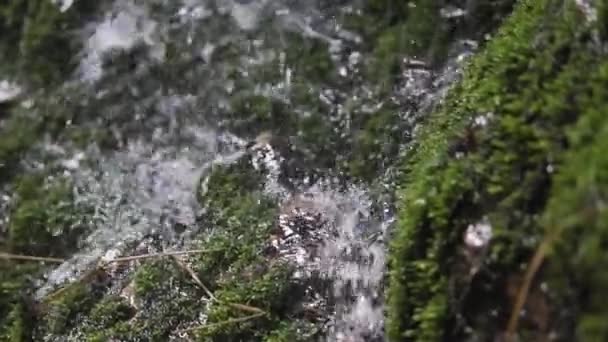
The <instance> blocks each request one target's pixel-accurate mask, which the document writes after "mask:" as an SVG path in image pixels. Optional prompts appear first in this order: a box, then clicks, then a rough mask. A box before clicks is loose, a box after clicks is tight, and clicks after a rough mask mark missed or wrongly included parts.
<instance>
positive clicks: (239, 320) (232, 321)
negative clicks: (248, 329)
mask: <svg viewBox="0 0 608 342" xmlns="http://www.w3.org/2000/svg"><path fill="white" fill-rule="evenodd" d="M264 315H266V313H261V312H260V313H257V314H253V315H249V316H245V317H239V318H230V319H227V320H225V321H221V322H217V323H209V324H205V325H201V326H198V327H193V328H188V329H185V330H184V332H192V331H199V330H204V329H209V328H217V327H221V326H224V325H229V324H236V323H243V322H247V321H250V320H253V319H256V318H259V317H262V316H264Z"/></svg>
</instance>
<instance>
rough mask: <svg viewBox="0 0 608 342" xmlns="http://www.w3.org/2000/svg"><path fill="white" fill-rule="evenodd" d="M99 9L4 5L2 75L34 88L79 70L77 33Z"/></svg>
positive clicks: (21, 0)
mask: <svg viewBox="0 0 608 342" xmlns="http://www.w3.org/2000/svg"><path fill="white" fill-rule="evenodd" d="M98 6H99V4H98V3H97V2H95V3H91V2H80V1H78V2H74V4H73V5H72V6H71V7H70V8H69V9H68V10H66V11H64V12H62V11H61V10H60V8H59V5H57V4H54V3H53V2H52V1H45V0H34V1H30V0H16V1H10V2H7V3H4V4H2V5H0V31H2V37H1V38H0V56H2V58H1V59H0V70H2V73H3V74H4V75H10V76H12V77H16V78H17V79H19V80H20V81H23V82H24V83H26V84H32V85H48V84H50V83H52V82H56V81H58V80H61V79H64V78H65V77H66V76H67V75H69V74H70V72H71V71H72V70H73V69H74V67H75V66H76V63H77V61H76V60H75V59H74V56H75V55H76V54H77V52H79V51H80V50H81V48H82V44H81V42H80V41H79V38H78V34H77V31H78V30H79V29H81V28H82V27H81V26H82V24H83V23H85V22H87V21H88V20H90V19H91V18H92V15H93V14H94V13H95V10H96V8H97V7H98ZM15 61H17V62H16V63H15Z"/></svg>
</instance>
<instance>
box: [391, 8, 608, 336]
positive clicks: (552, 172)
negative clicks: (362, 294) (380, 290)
mask: <svg viewBox="0 0 608 342" xmlns="http://www.w3.org/2000/svg"><path fill="white" fill-rule="evenodd" d="M557 9H559V11H558V10H557ZM555 13H559V15H557V14H555ZM595 29H596V27H595V26H594V25H591V24H589V23H588V22H587V21H586V18H585V17H584V16H583V15H582V13H581V12H580V11H579V10H578V8H577V7H576V6H575V5H574V4H573V3H570V2H564V1H551V0H547V1H522V2H520V3H519V4H518V5H517V9H516V11H515V13H514V14H513V15H512V16H511V17H510V18H509V19H508V20H507V21H506V23H505V24H504V26H503V27H502V28H501V29H500V31H499V32H498V33H497V35H496V37H495V38H494V39H493V40H492V41H491V42H490V43H489V44H488V45H487V47H486V48H485V49H484V51H483V52H481V53H480V54H479V55H478V56H477V57H475V58H474V60H473V61H472V62H471V64H470V65H468V67H467V70H466V72H465V75H464V79H463V80H462V82H461V83H460V84H459V85H458V86H456V87H455V88H454V89H453V90H452V92H451V94H450V95H449V97H448V99H447V101H446V102H445V103H444V105H443V106H442V108H441V109H439V110H438V111H437V112H435V113H434V114H433V115H431V117H430V118H429V119H428V120H427V121H426V122H425V123H424V124H423V125H422V130H421V134H420V135H419V136H418V139H417V140H416V141H414V142H413V144H412V146H411V148H412V152H411V153H410V154H409V155H408V156H406V157H405V158H404V159H403V160H402V161H401V163H402V167H401V170H402V173H403V174H402V178H401V184H400V190H399V194H400V197H401V199H400V207H401V209H400V214H399V224H398V227H397V232H396V236H395V238H394V240H393V242H392V247H391V260H390V287H389V295H388V298H389V305H388V306H389V307H388V319H389V323H388V334H389V338H391V339H392V340H395V341H399V340H408V341H410V340H411V341H427V340H438V339H448V340H452V339H469V338H476V339H482V340H485V339H492V338H495V337H496V336H498V335H500V334H501V333H502V332H503V331H504V329H505V325H506V321H507V319H508V317H509V315H510V314H511V308H512V305H513V301H514V295H513V292H512V291H510V290H509V289H508V287H509V286H514V287H515V288H517V287H518V285H517V284H519V281H517V280H514V279H516V278H517V277H520V276H521V272H522V267H525V265H526V263H527V261H528V260H529V258H530V256H531V254H532V253H533V252H534V250H535V248H536V246H537V245H538V243H539V241H540V240H542V239H543V237H544V236H545V230H546V229H547V226H549V227H551V226H552V225H551V224H549V225H547V223H546V221H544V220H543V219H542V217H545V216H546V215H549V216H550V217H552V218H553V219H554V220H556V221H558V220H564V219H565V217H564V214H566V211H562V212H557V211H555V209H551V205H549V207H547V203H548V202H549V203H560V204H561V203H564V204H565V202H566V201H565V199H563V198H561V196H566V198H568V197H569V196H572V195H573V194H576V193H578V191H582V192H581V193H584V192H585V191H587V189H589V188H590V187H591V185H590V183H587V187H585V186H584V185H582V184H584V183H581V185H582V186H583V187H582V188H578V187H576V189H577V190H573V188H572V186H569V185H568V183H567V182H573V180H574V179H579V174H580V173H581V171H582V170H587V165H588V163H589V162H584V161H583V160H582V159H577V160H571V161H570V160H569V159H571V158H572V157H569V156H570V155H580V154H581V153H584V151H586V150H589V151H594V150H597V149H599V148H600V147H599V146H600V145H597V144H598V143H596V142H594V141H592V140H586V141H585V142H584V143H580V144H579V145H576V144H575V143H574V142H575V141H576V140H573V137H575V136H578V135H580V134H582V132H584V131H582V130H581V128H580V127H579V125H581V123H585V122H587V123H588V122H589V120H591V118H593V117H595V116H594V115H593V112H594V111H595V109H594V108H599V107H601V106H602V105H601V104H600V103H599V101H600V100H599V99H598V98H597V97H596V98H594V99H595V102H592V101H590V100H589V94H596V93H601V92H603V91H604V90H603V89H605V84H604V83H603V82H605V79H604V78H603V77H604V75H605V74H604V73H603V72H602V70H604V68H605V67H604V62H603V58H604V56H603V55H602V53H601V52H599V51H598V50H597V49H596V44H597V42H596V41H595V40H594V38H593V36H594V33H593V32H594V31H595ZM590 80H595V81H594V82H590ZM595 120H597V119H595ZM597 123H598V124H599V122H597ZM600 126H601V125H600ZM600 126H596V127H600ZM589 153H591V152H589ZM587 157H588V160H589V161H591V160H593V162H592V165H600V163H602V160H603V158H602V157H599V155H593V158H591V157H592V155H591V154H590V155H587ZM594 169H595V168H594ZM576 170H581V171H576ZM596 170H597V169H596ZM556 174H557V175H556ZM582 174H585V171H582ZM594 175H598V174H597V173H594ZM560 179H570V180H569V181H566V182H562V183H560ZM578 184H579V183H577V185H578ZM605 186H606V185H605V184H603V183H602V182H601V181H600V179H594V183H593V187H594V188H595V189H597V190H596V191H602V190H600V189H603V187H605ZM570 198H571V199H574V198H576V197H574V198H572V197H570ZM570 204H571V205H574V203H570ZM555 205H557V204H555ZM580 205H582V203H580V204H579V207H578V208H579V209H580ZM571 212H572V215H571V216H572V217H574V218H576V219H579V220H585V219H586V218H587V216H586V215H584V214H583V213H582V212H581V211H580V210H579V211H576V213H574V212H573V211H571ZM597 217H598V218H599V216H597ZM484 220H488V222H489V223H490V224H491V226H492V229H493V234H494V237H493V239H492V242H491V244H490V246H489V247H488V251H487V254H486V255H485V256H483V257H481V258H480V259H475V258H473V259H471V254H470V253H471V251H470V247H467V246H466V245H465V244H464V242H463V236H464V233H465V231H466V229H467V227H468V226H469V225H474V224H476V223H479V222H483V221H484ZM593 222H595V223H593V224H595V225H591V226H592V227H597V229H598V230H597V231H596V230H595V228H594V229H592V230H589V231H590V232H591V231H594V232H596V233H595V234H594V233H590V235H588V236H589V240H588V241H594V242H593V243H599V241H602V239H603V238H602V233H600V232H601V231H602V229H603V228H602V225H601V224H599V221H593ZM574 226H576V224H574ZM563 245H564V246H568V248H573V249H576V248H579V246H581V245H584V242H583V241H580V242H578V243H577V242H574V241H573V240H569V241H568V242H565V241H564V244H563ZM571 252H572V250H570V251H568V252H565V251H564V254H560V253H559V252H556V254H555V255H554V256H552V258H551V259H550V261H549V263H550V264H555V266H556V268H557V269H559V270H560V271H559V272H557V274H560V275H561V277H565V276H566V274H570V273H561V272H564V270H563V268H562V267H563V266H565V265H566V264H567V263H565V262H564V260H563V259H560V258H567V255H570V254H568V253H571ZM467 253H468V254H467ZM467 255H468V256H467ZM596 257H598V256H597V255H596ZM478 262H481V264H476V263H478ZM600 263H601V259H595V260H594V264H595V265H599V264H600ZM522 265H523V266H522ZM588 265H591V264H588ZM579 266H582V264H581V265H579ZM582 269H583V268H581V269H580V270H582ZM596 271H597V269H596ZM572 272H573V273H572V274H575V273H576V272H575V271H574V269H572ZM589 273H591V272H589ZM589 273H585V272H582V273H579V274H589ZM600 273H601V272H597V273H596V274H598V277H597V278H596V279H595V280H591V279H588V282H587V283H585V284H583V283H582V282H581V283H578V282H577V283H575V284H573V283H570V284H568V285H565V287H562V288H564V291H563V292H560V293H561V295H555V296H550V295H546V294H542V292H539V294H537V295H534V296H533V299H530V302H529V303H528V306H526V308H527V310H528V312H529V314H528V315H527V316H526V318H524V319H523V320H522V324H521V326H522V329H521V331H520V333H521V334H522V336H528V337H529V338H532V339H540V338H544V337H546V336H548V335H549V334H551V333H553V334H556V336H558V338H559V339H563V340H569V339H571V338H573V335H572V334H573V329H568V327H570V328H571V327H572V326H579V329H578V330H577V331H578V333H579V334H580V335H579V337H582V336H585V337H588V338H591V337H592V338H591V339H595V338H600V339H601V338H603V337H602V336H604V335H603V332H602V331H601V329H597V326H598V325H596V324H595V323H594V322H598V321H600V320H601V318H599V317H605V316H602V315H603V314H604V312H603V311H602V310H597V311H596V309H594V308H592V306H586V305H590V304H589V303H590V302H587V299H581V297H576V298H575V297H572V296H569V295H566V293H572V292H574V293H578V294H581V293H591V292H592V291H596V290H592V288H593V286H595V285H598V286H600V285H599V284H603V283H602V280H601V278H602V276H601V275H600ZM570 275H571V274H570ZM555 277H558V278H559V276H556V275H555V274H554V275H548V274H545V275H543V276H542V278H541V279H544V280H545V281H547V282H549V283H551V282H552V280H551V279H556V278H555ZM562 280H563V279H562ZM541 281H542V280H539V282H538V283H535V284H536V285H535V286H540V285H539V284H540V282H541ZM562 283H564V281H562ZM594 284H595V285H594ZM534 303H535V304H534ZM564 303H577V304H578V305H579V306H578V311H577V310H570V308H572V306H566V305H564ZM573 311H574V312H573ZM587 319H589V320H587ZM564 322H569V323H564ZM585 322H589V325H588V327H589V330H586V329H585V328H581V327H585V326H586V323H585ZM581 331H586V332H581ZM587 332H588V333H589V335H585V334H586V333H587ZM543 336H544V337H543Z"/></svg>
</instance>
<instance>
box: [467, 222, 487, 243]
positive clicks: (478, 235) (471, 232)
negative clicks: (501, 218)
mask: <svg viewBox="0 0 608 342" xmlns="http://www.w3.org/2000/svg"><path fill="white" fill-rule="evenodd" d="M491 239H492V226H491V225H490V224H489V223H486V222H480V223H476V224H470V225H469V226H468V227H467V231H466V232H465V236H464V242H465V244H466V245H467V246H468V247H471V248H474V249H479V248H483V247H485V246H487V245H488V243H489V242H490V240H491Z"/></svg>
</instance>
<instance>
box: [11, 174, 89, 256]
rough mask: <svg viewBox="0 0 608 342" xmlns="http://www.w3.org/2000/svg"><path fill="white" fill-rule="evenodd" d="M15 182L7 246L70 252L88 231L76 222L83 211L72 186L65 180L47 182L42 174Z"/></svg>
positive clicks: (13, 249) (29, 250)
mask: <svg viewBox="0 0 608 342" xmlns="http://www.w3.org/2000/svg"><path fill="white" fill-rule="evenodd" d="M16 184H17V185H16V191H15V194H16V196H17V202H16V204H15V206H14V209H13V210H12V213H11V220H10V222H9V225H8V234H7V239H6V241H7V244H6V247H7V249H8V250H9V251H10V252H12V253H19V254H26V255H39V256H56V257H62V256H66V255H69V253H70V251H73V250H74V249H75V248H76V247H77V243H78V239H79V237H80V236H82V234H83V233H84V232H85V231H86V227H84V226H82V225H80V224H78V222H77V220H78V214H79V213H81V212H80V210H79V209H78V208H77V207H76V205H75V204H74V202H73V197H72V196H73V194H72V188H71V185H70V184H69V183H67V182H66V181H62V180H59V181H57V182H54V183H48V182H47V181H46V180H45V177H44V175H42V174H30V175H25V176H23V177H21V178H20V179H19V180H18V181H17V182H16Z"/></svg>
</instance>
